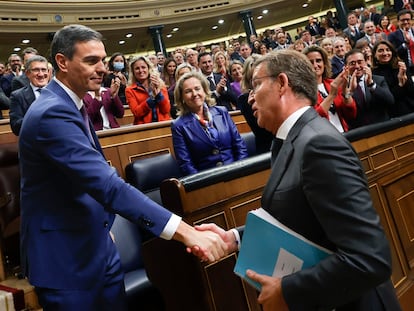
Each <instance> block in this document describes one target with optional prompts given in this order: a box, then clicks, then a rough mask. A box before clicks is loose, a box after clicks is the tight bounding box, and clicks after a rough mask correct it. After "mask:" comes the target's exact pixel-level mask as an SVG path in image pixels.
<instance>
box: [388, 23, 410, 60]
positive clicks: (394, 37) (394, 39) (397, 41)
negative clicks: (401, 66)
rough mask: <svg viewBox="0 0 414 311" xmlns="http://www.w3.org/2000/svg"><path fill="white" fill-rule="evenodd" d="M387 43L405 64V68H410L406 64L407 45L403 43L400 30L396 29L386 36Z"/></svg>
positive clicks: (403, 39)
mask: <svg viewBox="0 0 414 311" xmlns="http://www.w3.org/2000/svg"><path fill="white" fill-rule="evenodd" d="M388 41H390V42H391V43H392V44H393V45H394V47H395V49H396V50H397V54H398V56H399V57H400V58H401V59H402V60H403V61H404V62H405V63H406V65H407V67H409V66H410V64H409V63H408V43H406V42H405V38H404V34H403V32H402V30H401V29H397V30H396V31H394V32H391V33H390V34H389V35H388Z"/></svg>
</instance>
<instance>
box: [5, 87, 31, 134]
mask: <svg viewBox="0 0 414 311" xmlns="http://www.w3.org/2000/svg"><path fill="white" fill-rule="evenodd" d="M35 99H36V96H35V94H34V92H33V89H32V87H31V86H30V84H29V85H27V86H25V87H23V88H20V89H18V90H16V91H14V92H12V93H11V95H10V126H11V129H12V131H13V133H14V134H15V135H16V136H19V133H20V128H21V127H22V122H23V117H24V115H25V114H26V111H27V109H29V107H30V105H31V104H32V103H33V102H34V100H35Z"/></svg>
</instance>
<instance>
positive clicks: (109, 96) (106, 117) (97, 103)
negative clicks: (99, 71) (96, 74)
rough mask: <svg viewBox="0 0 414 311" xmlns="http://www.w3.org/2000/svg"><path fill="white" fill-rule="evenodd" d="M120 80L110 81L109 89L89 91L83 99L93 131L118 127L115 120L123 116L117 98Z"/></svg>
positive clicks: (120, 104)
mask: <svg viewBox="0 0 414 311" xmlns="http://www.w3.org/2000/svg"><path fill="white" fill-rule="evenodd" d="M120 86H121V80H120V79H119V78H115V79H113V80H112V84H111V87H110V88H106V87H101V88H100V89H98V90H95V91H89V92H88V93H86V95H85V97H84V98H83V103H84V104H85V107H86V111H87V112H88V115H89V119H91V122H92V124H93V128H94V130H95V131H99V130H106V129H111V128H117V127H119V124H118V122H117V121H116V118H122V117H123V116H124V105H123V104H122V101H121V99H120V98H119V96H118V92H119V89H120Z"/></svg>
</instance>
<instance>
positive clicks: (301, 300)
mask: <svg viewBox="0 0 414 311" xmlns="http://www.w3.org/2000/svg"><path fill="white" fill-rule="evenodd" d="M298 165H300V169H301V173H302V188H303V192H304V194H305V197H306V199H307V201H308V202H309V205H310V208H311V209H312V212H313V213H314V214H315V217H316V219H317V220H318V222H319V223H320V225H321V227H322V230H323V232H325V234H326V236H327V237H328V239H329V240H330V242H332V244H333V245H335V247H336V250H334V251H335V253H334V254H333V255H331V256H329V257H328V258H326V259H325V260H323V261H321V262H320V263H319V264H317V265H316V266H314V267H312V268H310V269H305V270H302V271H299V272H297V273H294V274H291V275H289V276H286V277H284V278H283V279H282V292H283V295H284V297H285V300H286V301H287V304H288V305H289V308H290V310H291V311H293V310H304V306H306V307H307V308H308V309H307V310H314V309H315V310H316V309H317V308H321V307H325V308H327V309H328V308H333V307H335V306H339V305H342V304H345V303H347V302H349V301H351V300H353V299H355V298H357V297H359V296H361V294H362V293H364V292H365V291H367V290H369V289H371V288H374V287H375V286H377V285H378V284H381V283H383V282H384V281H386V280H387V279H388V278H389V277H390V274H391V255H390V251H389V246H388V242H387V240H386V237H385V234H384V232H383V230H382V227H381V225H380V222H379V217H378V215H377V213H376V212H375V210H374V207H373V205H372V201H371V197H370V192H369V190H368V186H367V182H366V179H365V175H364V172H363V169H362V167H361V165H360V162H359V160H358V157H357V156H356V154H355V152H354V151H353V149H352V147H350V145H349V144H348V143H347V142H346V141H345V140H342V139H340V138H339V137H334V136H330V135H324V134H319V135H316V137H315V136H313V137H312V138H310V140H309V142H308V143H307V144H306V146H305V147H304V152H303V160H302V163H298ZM298 217H300V215H298ZM338 282H339V283H340V285H338ZM338 289H340V290H338ZM311 306H314V308H311ZM305 309H306V308H305Z"/></svg>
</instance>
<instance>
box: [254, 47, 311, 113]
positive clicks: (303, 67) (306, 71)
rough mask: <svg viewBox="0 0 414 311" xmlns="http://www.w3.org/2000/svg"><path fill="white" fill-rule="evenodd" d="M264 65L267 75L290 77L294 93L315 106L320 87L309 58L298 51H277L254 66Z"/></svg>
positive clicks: (260, 59) (290, 84) (259, 60)
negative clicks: (282, 74)
mask: <svg viewBox="0 0 414 311" xmlns="http://www.w3.org/2000/svg"><path fill="white" fill-rule="evenodd" d="M260 64H263V65H264V66H265V68H266V71H267V74H268V75H270V76H271V77H274V78H276V77H278V76H279V74H281V73H284V74H286V76H287V77H288V80H289V86H290V88H291V89H292V92H293V93H294V94H295V95H296V96H297V97H299V98H307V99H309V100H310V102H311V104H312V105H314V104H315V103H316V101H317V93H318V85H317V82H316V74H315V71H314V69H313V67H312V65H311V63H310V61H309V60H308V58H307V57H306V56H305V55H304V54H302V53H299V52H297V51H294V50H290V49H284V50H277V51H273V52H271V53H268V54H266V55H264V56H263V57H261V58H259V59H258V60H257V61H256V62H255V63H254V64H253V68H256V67H257V66H259V65H260Z"/></svg>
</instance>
